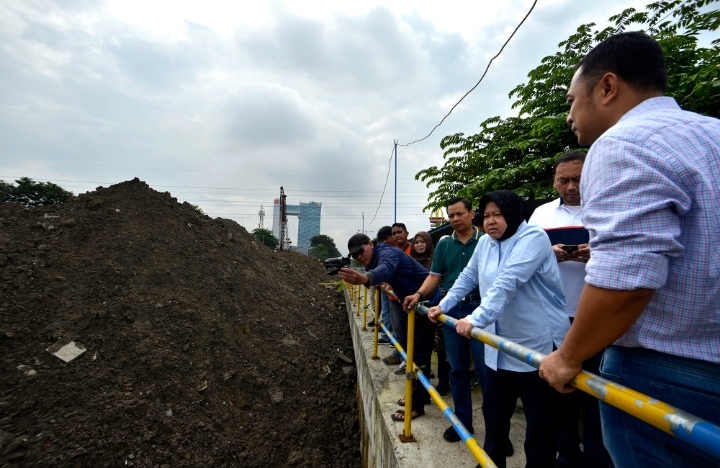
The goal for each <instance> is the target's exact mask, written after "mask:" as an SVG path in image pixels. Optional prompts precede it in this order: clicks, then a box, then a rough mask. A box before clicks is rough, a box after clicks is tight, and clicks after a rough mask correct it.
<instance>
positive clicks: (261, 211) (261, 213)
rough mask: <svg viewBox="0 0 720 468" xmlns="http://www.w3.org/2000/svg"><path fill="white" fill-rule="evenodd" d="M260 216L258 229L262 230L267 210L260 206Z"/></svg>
mask: <svg viewBox="0 0 720 468" xmlns="http://www.w3.org/2000/svg"><path fill="white" fill-rule="evenodd" d="M258 216H260V222H259V223H258V228H260V229H262V228H263V224H264V223H265V208H264V207H263V206H262V205H260V211H258Z"/></svg>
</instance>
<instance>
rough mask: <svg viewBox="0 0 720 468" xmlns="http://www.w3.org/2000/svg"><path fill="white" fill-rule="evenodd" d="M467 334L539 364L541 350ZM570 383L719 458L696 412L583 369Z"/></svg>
mask: <svg viewBox="0 0 720 468" xmlns="http://www.w3.org/2000/svg"><path fill="white" fill-rule="evenodd" d="M417 309H418V310H419V311H420V312H421V313H423V314H425V315H427V313H428V308H427V307H424V306H422V305H418V306H417ZM437 318H438V319H439V320H440V321H441V322H443V323H445V324H447V325H450V326H452V327H455V324H456V322H457V320H456V319H454V318H452V317H448V316H446V315H445V314H441V315H439V316H438V317H437ZM471 335H472V337H473V338H474V339H476V340H478V341H482V342H483V343H486V344H488V345H490V346H492V347H493V348H497V349H498V350H500V351H502V352H503V353H505V354H508V355H510V356H512V357H514V358H516V359H519V360H520V361H523V362H525V363H527V364H529V365H531V366H533V367H535V368H539V367H540V362H541V361H542V359H543V358H544V357H545V355H544V354H542V353H540V352H538V351H535V350H533V349H530V348H527V347H525V346H522V345H520V344H517V343H514V342H512V341H510V340H506V339H504V338H502V337H500V336H497V335H493V334H492V333H488V332H486V331H484V330H482V329H480V328H473V329H472V332H471ZM570 383H571V384H572V385H573V386H574V387H576V388H577V389H579V390H582V391H583V392H585V393H587V394H589V395H591V396H593V397H595V398H598V399H599V400H600V401H603V402H605V403H607V404H609V405H612V406H614V407H615V408H618V409H620V410H622V411H624V412H626V413H628V414H630V415H632V416H635V417H636V418H638V419H640V420H641V421H644V422H646V423H648V424H650V425H651V426H654V427H656V428H658V429H660V430H662V431H663V432H666V433H668V434H670V435H673V436H675V437H677V438H678V439H680V440H683V441H685V442H687V443H688V444H690V445H692V446H694V447H697V448H699V449H700V450H702V451H704V452H706V453H708V454H710V455H712V456H714V457H716V458H717V459H718V460H720V427H719V426H717V425H715V424H713V423H711V422H708V421H705V420H703V419H701V418H699V417H697V416H694V415H692V414H690V413H687V412H685V411H682V410H681V409H678V408H675V407H673V406H670V405H668V404H666V403H663V402H662V401H659V400H656V399H655V398H652V397H650V396H648V395H645V394H642V393H640V392H636V391H635V390H633V389H631V388H627V387H625V386H623V385H619V384H616V383H615V382H611V381H609V380H607V379H604V378H602V377H600V376H597V375H595V374H592V373H590V372H587V371H581V372H580V373H579V374H578V375H576V376H575V377H574V378H573V380H571V381H570Z"/></svg>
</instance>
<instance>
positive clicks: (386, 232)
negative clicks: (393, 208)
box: [377, 226, 392, 242]
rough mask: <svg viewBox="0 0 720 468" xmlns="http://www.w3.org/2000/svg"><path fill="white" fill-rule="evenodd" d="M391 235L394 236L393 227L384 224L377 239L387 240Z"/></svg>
mask: <svg viewBox="0 0 720 468" xmlns="http://www.w3.org/2000/svg"><path fill="white" fill-rule="evenodd" d="M390 237H392V228H391V227H390V226H383V227H381V228H380V229H378V232H377V239H378V240H379V241H380V242H385V241H386V240H388V238H390Z"/></svg>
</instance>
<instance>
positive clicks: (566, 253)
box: [528, 151, 613, 468]
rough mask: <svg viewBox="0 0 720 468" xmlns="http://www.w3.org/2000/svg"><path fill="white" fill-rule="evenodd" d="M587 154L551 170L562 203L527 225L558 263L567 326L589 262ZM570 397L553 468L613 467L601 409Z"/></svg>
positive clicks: (570, 156)
mask: <svg viewBox="0 0 720 468" xmlns="http://www.w3.org/2000/svg"><path fill="white" fill-rule="evenodd" d="M584 163H585V153H582V152H579V151H570V152H567V153H564V154H561V155H560V156H559V157H558V158H557V159H556V160H555V163H554V164H553V187H555V190H557V191H558V193H559V194H560V198H558V199H557V200H553V201H551V202H549V203H546V204H544V205H541V206H539V207H538V208H537V209H536V210H535V211H534V212H533V214H532V216H531V217H530V221H528V224H530V225H533V226H539V227H541V228H543V229H545V231H546V232H547V234H548V237H550V243H551V244H552V248H553V252H555V257H556V258H557V261H558V267H559V269H560V277H561V279H562V283H563V289H564V290H565V312H566V313H567V314H568V317H569V320H570V323H572V321H573V320H574V318H575V311H576V309H577V305H578V301H579V299H580V293H581V292H582V289H583V287H584V286H585V264H586V263H587V261H588V260H589V259H590V244H589V243H588V241H589V234H588V231H587V230H586V229H585V228H584V227H583V225H582V206H581V205H580V174H581V173H582V169H583V165H584ZM601 357H602V353H600V354H598V355H596V356H593V357H592V358H591V359H589V360H588V361H586V362H585V363H583V368H584V369H585V370H587V371H589V372H592V373H594V374H598V373H599V370H600V359H601ZM576 393H577V394H573V395H570V396H568V401H566V408H565V410H566V411H567V412H566V414H564V415H563V418H564V419H565V421H564V425H563V426H564V427H563V429H562V433H561V436H560V441H559V445H558V452H559V455H558V460H557V465H556V467H557V468H564V467H570V466H605V467H611V466H613V464H612V460H611V459H610V455H609V454H608V452H607V450H606V449H605V447H604V445H603V441H602V434H601V430H600V409H599V406H598V402H597V400H595V399H594V398H591V397H587V396H586V395H580V394H579V392H576ZM579 400H583V401H579ZM581 404H582V406H584V407H585V425H584V428H585V429H584V431H583V435H584V440H583V447H584V449H585V451H584V452H582V451H581V450H580V447H579V445H580V436H579V432H578V420H579V407H580V405H581Z"/></svg>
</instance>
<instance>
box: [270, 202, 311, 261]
mask: <svg viewBox="0 0 720 468" xmlns="http://www.w3.org/2000/svg"><path fill="white" fill-rule="evenodd" d="M321 208H322V203H317V202H313V201H311V202H307V203H305V202H300V203H299V204H297V205H290V204H288V205H287V213H286V214H287V216H297V217H298V234H297V242H296V243H294V244H293V245H294V247H297V248H305V249H307V248H309V247H310V240H311V239H312V238H313V237H315V236H317V235H319V234H320V220H321V216H320V210H321ZM273 234H274V235H275V237H277V238H278V239H279V238H280V237H279V236H280V200H279V199H277V198H276V199H275V200H274V202H273Z"/></svg>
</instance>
